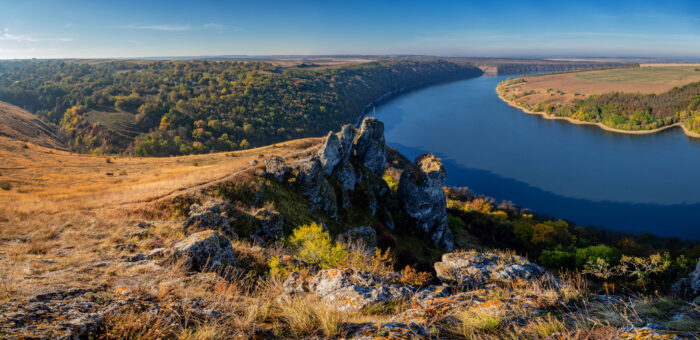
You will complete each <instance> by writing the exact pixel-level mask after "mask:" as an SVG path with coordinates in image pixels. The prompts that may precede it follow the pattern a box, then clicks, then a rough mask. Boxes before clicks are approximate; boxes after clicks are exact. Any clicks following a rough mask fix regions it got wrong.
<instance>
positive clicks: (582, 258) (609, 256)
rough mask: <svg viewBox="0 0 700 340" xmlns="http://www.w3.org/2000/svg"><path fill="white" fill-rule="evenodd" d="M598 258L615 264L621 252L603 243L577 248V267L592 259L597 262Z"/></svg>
mask: <svg viewBox="0 0 700 340" xmlns="http://www.w3.org/2000/svg"><path fill="white" fill-rule="evenodd" d="M596 259H603V260H605V262H607V263H610V264H613V263H617V261H619V260H620V254H619V253H618V251H617V250H615V249H613V248H610V247H608V246H606V245H603V244H599V245H597V246H590V247H586V248H579V249H576V267H577V268H582V267H583V266H584V265H585V264H586V263H588V262H590V261H593V262H595V261H596Z"/></svg>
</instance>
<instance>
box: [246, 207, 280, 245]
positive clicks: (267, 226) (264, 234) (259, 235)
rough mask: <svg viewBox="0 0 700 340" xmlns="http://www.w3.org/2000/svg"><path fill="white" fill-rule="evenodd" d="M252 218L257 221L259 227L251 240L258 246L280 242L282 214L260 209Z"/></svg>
mask: <svg viewBox="0 0 700 340" xmlns="http://www.w3.org/2000/svg"><path fill="white" fill-rule="evenodd" d="M253 217H254V218H255V219H256V220H257V221H258V223H259V225H260V226H259V227H258V229H256V230H255V232H254V233H253V235H251V238H253V240H255V241H256V242H258V243H260V244H266V243H269V242H274V241H278V240H281V239H282V238H283V237H284V229H283V226H284V217H283V216H282V214H280V213H278V212H276V211H272V210H270V209H267V208H261V209H259V210H258V211H256V212H255V214H254V215H253Z"/></svg>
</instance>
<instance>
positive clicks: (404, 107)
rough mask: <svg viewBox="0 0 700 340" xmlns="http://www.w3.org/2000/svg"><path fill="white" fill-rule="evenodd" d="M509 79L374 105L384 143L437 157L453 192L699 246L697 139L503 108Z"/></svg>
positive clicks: (471, 82)
mask: <svg viewBox="0 0 700 340" xmlns="http://www.w3.org/2000/svg"><path fill="white" fill-rule="evenodd" d="M505 78H506V77H479V78H472V79H467V80H462V81H456V82H452V83H447V84H442V85H437V86H432V87H428V88H424V89H420V90H416V91H412V92H408V93H405V94H403V95H401V96H399V97H397V98H394V99H393V100H391V101H388V102H386V103H384V104H382V105H380V106H377V107H376V113H375V114H374V115H376V117H377V118H379V119H380V120H382V121H383V122H384V124H385V135H386V140H387V144H389V145H390V146H393V147H395V148H397V149H398V150H399V151H400V152H401V153H403V154H404V155H406V156H407V157H409V158H411V159H412V158H414V157H416V156H418V155H420V154H422V153H426V152H432V153H434V154H436V155H437V156H439V157H441V158H442V160H443V163H444V164H445V167H446V170H447V185H450V186H466V187H469V188H470V189H472V190H473V191H475V192H477V193H481V194H485V195H488V196H491V197H494V198H495V199H496V200H498V201H500V200H508V201H512V202H513V203H515V204H517V205H519V206H522V207H526V208H529V209H531V210H532V211H535V212H537V213H540V214H545V215H550V216H553V217H556V218H562V219H567V220H570V221H573V222H575V223H576V224H578V225H595V226H600V227H605V228H610V229H615V230H622V231H631V232H650V233H653V234H657V235H661V236H677V237H679V238H682V239H693V240H700V139H693V138H690V137H687V136H685V135H684V134H683V132H682V131H681V130H680V129H675V128H674V129H669V130H666V131H662V132H660V133H656V134H649V135H626V134H618V133H613V132H607V131H604V130H602V129H600V128H598V127H595V126H581V125H574V124H571V123H568V122H566V121H558V120H546V119H543V118H541V117H539V116H535V115H529V114H526V113H523V112H522V111H520V110H518V109H517V108H514V107H511V106H509V105H508V104H506V103H504V102H503V101H501V99H499V98H498V96H497V95H496V92H495V88H496V85H497V84H498V82H500V81H501V80H503V79H505Z"/></svg>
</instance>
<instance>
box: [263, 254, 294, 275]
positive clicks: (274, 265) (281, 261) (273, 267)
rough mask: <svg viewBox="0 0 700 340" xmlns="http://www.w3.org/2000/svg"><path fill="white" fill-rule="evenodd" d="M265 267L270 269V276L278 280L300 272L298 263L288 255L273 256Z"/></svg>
mask: <svg viewBox="0 0 700 340" xmlns="http://www.w3.org/2000/svg"><path fill="white" fill-rule="evenodd" d="M267 265H268V266H269V267H270V275H272V276H275V277H279V278H286V277H287V276H289V274H291V273H292V272H297V271H299V270H301V267H300V266H299V263H298V262H297V261H294V259H293V258H292V257H291V256H289V255H282V256H273V257H271V258H270V260H268V261H267Z"/></svg>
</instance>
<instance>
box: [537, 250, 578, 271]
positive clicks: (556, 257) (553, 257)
mask: <svg viewBox="0 0 700 340" xmlns="http://www.w3.org/2000/svg"><path fill="white" fill-rule="evenodd" d="M537 261H538V262H539V263H540V264H542V265H543V266H545V267H549V268H566V267H570V266H571V265H573V263H574V254H572V253H570V252H568V251H561V250H543V251H542V254H541V255H540V257H539V258H538V259H537Z"/></svg>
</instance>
